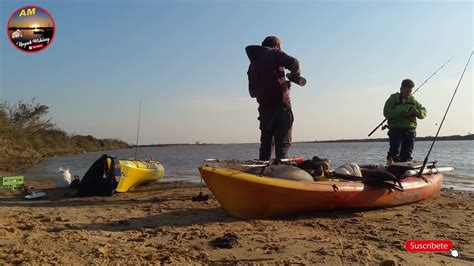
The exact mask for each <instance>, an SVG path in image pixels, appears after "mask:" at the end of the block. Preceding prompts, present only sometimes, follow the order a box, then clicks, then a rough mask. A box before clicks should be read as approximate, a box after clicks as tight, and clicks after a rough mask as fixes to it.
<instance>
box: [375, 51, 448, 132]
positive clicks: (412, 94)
mask: <svg viewBox="0 0 474 266" xmlns="http://www.w3.org/2000/svg"><path fill="white" fill-rule="evenodd" d="M453 58H454V56H453V57H451V58H450V59H449V60H448V61H446V63H444V64H443V65H442V66H441V67H440V68H438V69H437V70H436V71H435V72H434V73H433V74H431V76H429V77H428V78H427V79H426V80H425V81H424V82H423V83H421V85H420V86H418V88H416V89H415V91H413V92H412V93H411V94H410V95H413V94H415V92H417V91H418V90H419V89H420V88H421V87H422V86H423V85H425V84H426V83H427V82H428V80H430V79H431V78H432V77H433V76H434V75H436V73H438V71H440V70H441V69H442V68H443V67H444V66H445V65H447V64H448V63H449V62H450V61H451V60H452V59H453ZM385 121H387V118H385V119H384V120H383V121H382V123H380V124H379V125H378V126H377V127H376V128H374V130H372V131H371V132H370V133H369V135H368V137H370V136H372V134H374V132H375V131H376V130H377V129H379V127H381V126H382V125H383V123H385ZM382 129H385V128H382Z"/></svg>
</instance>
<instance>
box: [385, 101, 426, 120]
mask: <svg viewBox="0 0 474 266" xmlns="http://www.w3.org/2000/svg"><path fill="white" fill-rule="evenodd" d="M412 110H417V111H418V116H416V117H415V116H409V117H406V116H403V113H405V112H408V111H412ZM383 115H384V116H385V118H387V121H388V128H416V119H417V118H418V119H423V118H425V117H426V108H425V107H423V106H422V105H421V104H420V103H419V102H418V101H417V100H415V97H413V96H409V97H408V99H402V96H401V95H400V93H399V92H397V93H394V94H392V95H390V98H388V100H387V101H386V102H385V106H384V107H383Z"/></svg>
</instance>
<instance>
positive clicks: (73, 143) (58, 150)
mask: <svg viewBox="0 0 474 266" xmlns="http://www.w3.org/2000/svg"><path fill="white" fill-rule="evenodd" d="M48 111H49V107H48V106H46V105H42V104H39V103H35V99H33V100H32V101H31V102H30V103H24V102H22V101H20V102H18V103H17V104H15V105H10V104H9V103H2V104H0V172H1V171H7V172H18V171H21V170H24V169H26V168H28V167H31V166H33V165H35V164H37V163H38V162H40V161H41V160H42V159H44V158H46V157H51V156H55V155H66V154H73V153H79V152H84V151H86V152H88V151H97V150H109V149H120V148H127V147H129V145H128V144H127V143H125V142H123V141H121V140H118V139H96V138H94V137H93V136H90V135H88V136H81V135H69V134H67V133H66V132H64V131H63V130H61V129H59V128H57V126H56V125H55V124H54V123H52V122H51V119H50V118H47V115H48Z"/></svg>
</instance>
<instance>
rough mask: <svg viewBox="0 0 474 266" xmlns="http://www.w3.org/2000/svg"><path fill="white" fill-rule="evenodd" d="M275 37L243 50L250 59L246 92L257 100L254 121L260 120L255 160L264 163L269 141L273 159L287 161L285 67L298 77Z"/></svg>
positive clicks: (288, 127) (288, 112) (290, 120)
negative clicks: (258, 150)
mask: <svg viewBox="0 0 474 266" xmlns="http://www.w3.org/2000/svg"><path fill="white" fill-rule="evenodd" d="M280 44H281V43H280V40H279V39H278V38H277V37H274V36H269V37H266V38H265V40H263V42H262V45H261V46H260V45H250V46H247V47H246V48H245V51H246V52H247V56H248V57H249V59H250V66H249V70H248V72H247V74H248V78H249V92H250V96H251V97H252V98H257V102H258V105H259V106H258V113H259V117H258V120H259V121H260V133H261V134H260V155H259V160H263V161H268V160H270V157H271V152H272V142H273V141H274V144H275V157H276V158H277V159H284V158H288V150H289V148H290V146H291V129H292V125H293V120H294V119H293V112H292V111H291V99H290V83H289V81H287V80H286V79H285V68H286V69H288V70H289V71H291V75H292V76H295V77H299V75H300V64H299V62H298V60H297V59H296V58H294V57H291V56H289V55H287V54H286V53H284V52H283V51H282V50H281V47H280Z"/></svg>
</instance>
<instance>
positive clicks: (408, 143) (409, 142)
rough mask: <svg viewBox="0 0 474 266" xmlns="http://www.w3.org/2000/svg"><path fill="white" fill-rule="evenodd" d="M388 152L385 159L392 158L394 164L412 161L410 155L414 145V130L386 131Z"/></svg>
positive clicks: (395, 129)
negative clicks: (388, 143) (388, 144)
mask: <svg viewBox="0 0 474 266" xmlns="http://www.w3.org/2000/svg"><path fill="white" fill-rule="evenodd" d="M388 137H389V140H390V150H389V151H388V155H387V159H389V158H392V159H393V160H394V161H395V162H407V161H411V160H413V158H412V157H411V154H412V152H413V147H414V145H415V138H416V130H415V129H414V128H391V129H390V130H389V131H388Z"/></svg>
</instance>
